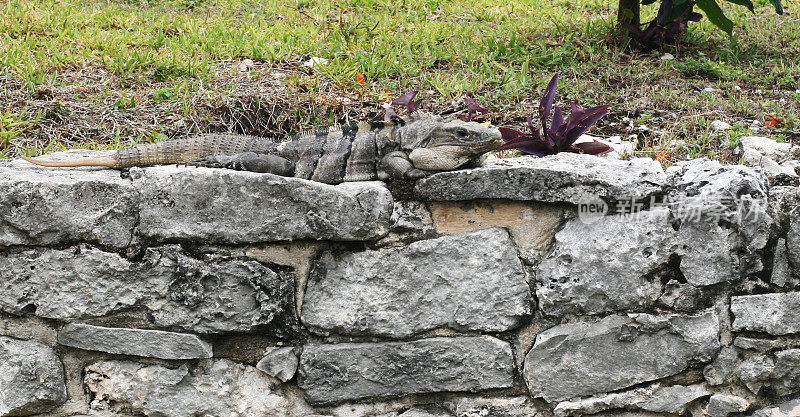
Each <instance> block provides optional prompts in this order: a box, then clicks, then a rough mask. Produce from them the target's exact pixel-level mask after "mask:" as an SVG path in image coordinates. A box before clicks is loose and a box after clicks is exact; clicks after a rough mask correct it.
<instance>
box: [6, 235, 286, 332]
mask: <svg viewBox="0 0 800 417" xmlns="http://www.w3.org/2000/svg"><path fill="white" fill-rule="evenodd" d="M0 264H2V265H4V267H3V268H2V269H0V310H2V311H5V312H8V313H12V314H23V313H33V314H35V315H37V316H39V317H45V318H51V319H58V320H79V319H87V318H92V317H101V316H105V315H108V314H110V313H114V312H119V311H122V310H128V309H131V308H143V309H145V310H146V311H147V312H148V313H149V314H150V315H151V316H152V318H153V324H154V325H156V326H158V327H162V328H166V329H173V328H174V329H182V330H186V331H191V332H195V333H216V332H233V331H236V332H247V331H253V330H255V329H258V328H263V327H264V326H268V325H273V324H274V323H275V322H282V320H288V318H290V317H294V282H293V281H291V280H290V279H287V278H285V277H283V276H282V275H280V274H278V273H276V272H274V271H272V270H271V269H269V268H267V267H266V266H264V265H262V264H260V263H258V262H255V261H246V260H237V259H224V258H223V259H218V260H210V261H206V260H200V259H196V258H193V257H191V256H189V255H188V254H186V253H185V252H184V251H183V250H182V249H181V248H180V246H177V245H168V246H163V247H158V248H152V249H148V250H147V251H146V253H145V256H144V259H142V260H141V261H137V262H131V261H129V260H127V259H125V258H122V257H121V256H119V255H118V254H116V253H110V252H104V251H102V250H100V249H97V248H93V247H88V246H76V247H73V248H70V249H67V250H56V249H44V248H40V249H34V250H25V251H13V252H8V253H3V254H0Z"/></svg>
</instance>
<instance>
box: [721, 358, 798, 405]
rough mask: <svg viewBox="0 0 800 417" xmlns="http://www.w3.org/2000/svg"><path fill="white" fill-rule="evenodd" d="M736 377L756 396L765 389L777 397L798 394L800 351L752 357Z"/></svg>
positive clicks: (743, 364) (745, 362) (746, 361)
mask: <svg viewBox="0 0 800 417" xmlns="http://www.w3.org/2000/svg"><path fill="white" fill-rule="evenodd" d="M736 375H737V376H738V377H739V379H740V380H741V381H742V382H743V383H744V384H745V385H746V386H747V388H748V389H749V390H750V391H752V392H753V393H755V394H757V393H758V392H759V391H760V390H761V389H762V388H764V387H769V388H770V390H771V391H772V392H774V393H775V395H777V396H785V395H790V394H793V393H796V392H798V391H800V349H787V350H781V351H778V352H775V353H774V354H765V355H756V356H753V357H750V358H748V359H747V360H745V361H744V362H742V364H741V366H740V367H739V369H738V370H737V373H736Z"/></svg>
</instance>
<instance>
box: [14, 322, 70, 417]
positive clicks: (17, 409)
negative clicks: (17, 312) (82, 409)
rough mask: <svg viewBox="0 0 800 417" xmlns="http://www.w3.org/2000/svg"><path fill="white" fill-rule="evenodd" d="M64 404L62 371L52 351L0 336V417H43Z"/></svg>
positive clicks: (65, 394)
mask: <svg viewBox="0 0 800 417" xmlns="http://www.w3.org/2000/svg"><path fill="white" fill-rule="evenodd" d="M66 400H67V387H66V385H65V384H64V369H63V367H62V364H61V360H59V359H58V356H56V354H55V353H54V352H53V350H52V349H50V348H49V347H47V346H45V345H43V344H41V343H38V342H34V341H28V340H19V339H12V338H10V337H5V336H0V416H4V417H5V416H26V415H31V414H38V413H44V412H46V411H50V410H52V409H53V408H55V407H57V406H58V405H60V404H62V403H63V402H64V401H66Z"/></svg>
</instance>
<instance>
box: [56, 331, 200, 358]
mask: <svg viewBox="0 0 800 417" xmlns="http://www.w3.org/2000/svg"><path fill="white" fill-rule="evenodd" d="M58 343H59V344H61V345H64V346H70V347H74V348H78V349H83V350H94V351H99V352H107V353H111V354H115V355H132V356H143V357H147V358H160V359H203V358H210V357H211V356H213V350H212V348H211V345H210V344H208V343H206V342H204V341H203V340H201V339H200V338H199V337H197V336H195V335H192V334H186V333H173V332H165V331H160V330H141V329H123V328H113V327H100V326H92V325H89V324H73V323H70V324H67V325H66V326H64V328H63V329H61V331H59V332H58Z"/></svg>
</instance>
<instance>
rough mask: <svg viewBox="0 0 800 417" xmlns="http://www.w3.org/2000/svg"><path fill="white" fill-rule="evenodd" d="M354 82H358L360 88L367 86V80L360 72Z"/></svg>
mask: <svg viewBox="0 0 800 417" xmlns="http://www.w3.org/2000/svg"><path fill="white" fill-rule="evenodd" d="M356 82H358V83H359V84H361V85H362V86H365V85H367V79H366V78H365V77H364V74H362V73H360V72H359V73H358V75H356Z"/></svg>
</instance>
